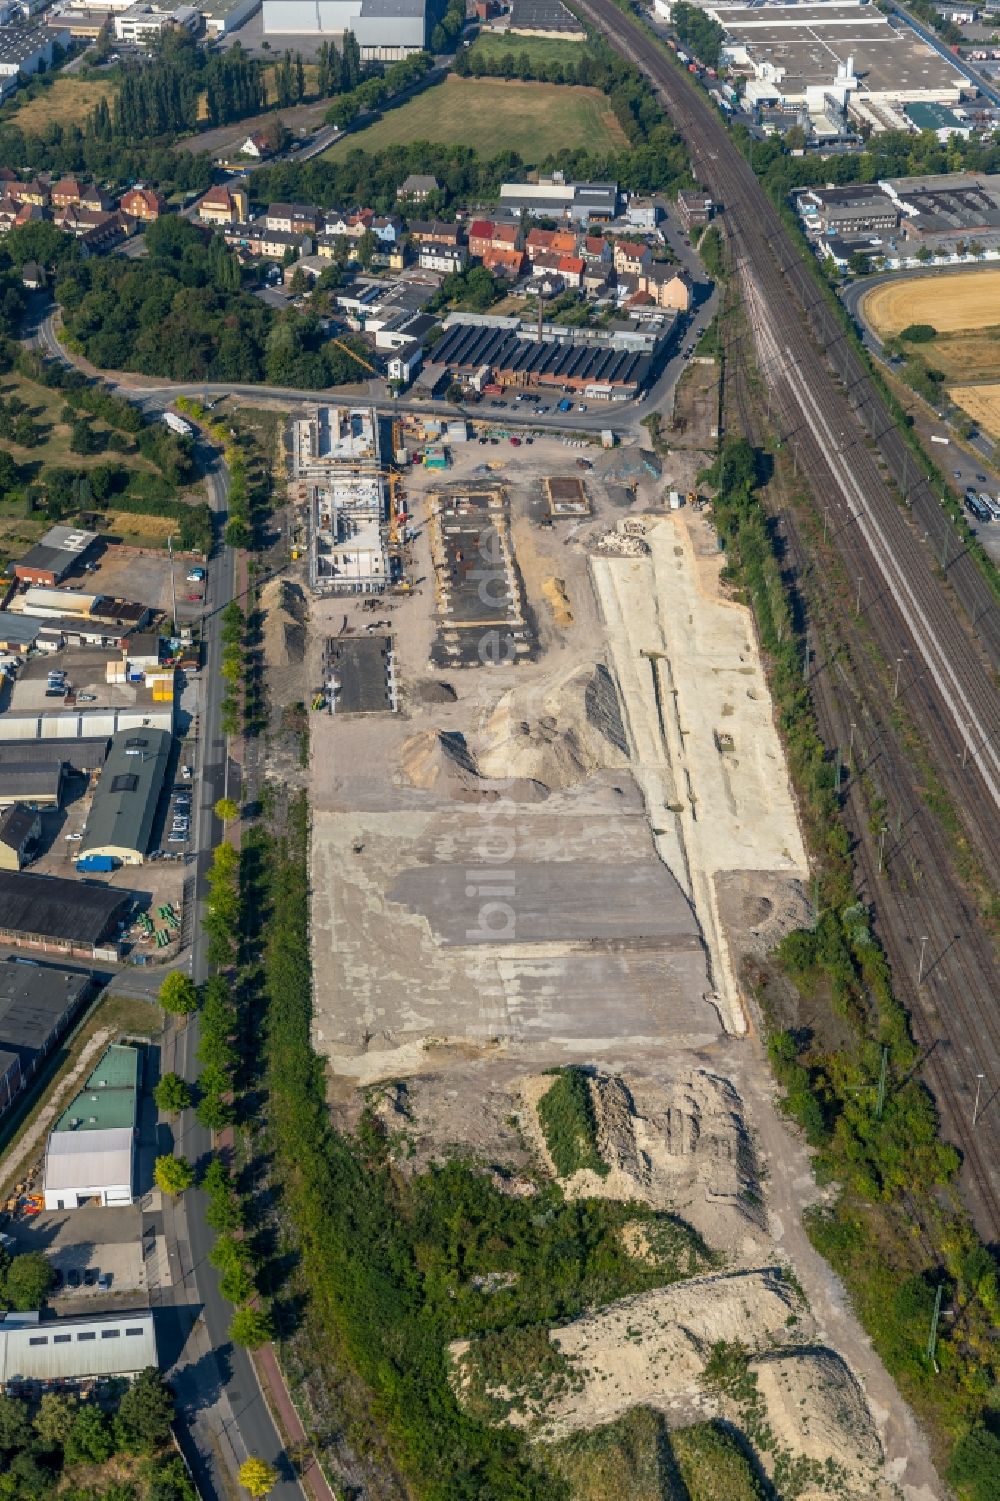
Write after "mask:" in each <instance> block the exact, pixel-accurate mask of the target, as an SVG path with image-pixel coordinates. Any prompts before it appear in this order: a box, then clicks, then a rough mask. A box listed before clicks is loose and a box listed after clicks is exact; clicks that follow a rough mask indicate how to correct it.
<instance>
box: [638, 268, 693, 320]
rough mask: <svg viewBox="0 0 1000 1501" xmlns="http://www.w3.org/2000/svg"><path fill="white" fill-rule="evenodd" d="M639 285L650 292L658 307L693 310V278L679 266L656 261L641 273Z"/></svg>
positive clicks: (684, 310)
mask: <svg viewBox="0 0 1000 1501" xmlns="http://www.w3.org/2000/svg"><path fill="white" fill-rule="evenodd" d="M639 287H640V289H641V290H642V291H643V292H648V293H649V295H650V297H651V298H652V299H653V301H654V302H655V304H656V306H657V307H658V308H673V309H674V310H675V311H676V312H678V313H687V312H690V310H691V302H692V297H693V288H692V285H691V278H690V277H689V276H688V274H687V272H686V271H685V270H683V269H682V268H681V267H679V266H668V265H665V264H664V263H663V262H662V261H654V262H653V264H652V265H651V266H649V267H647V268H646V270H645V271H642V272H640V273H639Z"/></svg>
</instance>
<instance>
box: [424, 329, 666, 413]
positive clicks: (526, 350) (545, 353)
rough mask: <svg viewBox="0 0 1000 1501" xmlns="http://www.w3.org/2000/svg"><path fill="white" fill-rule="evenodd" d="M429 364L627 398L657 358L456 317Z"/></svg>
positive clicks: (508, 381) (502, 380)
mask: <svg viewBox="0 0 1000 1501" xmlns="http://www.w3.org/2000/svg"><path fill="white" fill-rule="evenodd" d="M428 366H429V368H431V369H433V368H434V367H435V366H445V367H446V368H447V369H448V370H449V371H450V372H452V373H453V374H455V375H456V376H470V377H472V376H476V375H477V374H478V373H479V372H481V371H482V370H483V369H484V368H488V369H489V371H490V372H491V374H492V378H493V380H494V382H495V383H496V384H497V385H500V386H520V387H526V388H529V389H539V388H540V389H545V388H546V387H547V388H548V389H550V390H552V391H572V392H574V393H576V394H580V395H584V396H587V397H589V398H590V399H591V400H595V401H599V400H606V401H622V400H627V399H628V398H630V397H633V396H637V395H638V393H639V392H640V391H641V390H642V389H643V387H644V386H645V385H646V384H647V382H648V380H649V377H650V374H651V372H652V368H653V363H652V359H651V357H650V355H648V354H643V353H638V352H637V351H635V350H630V349H620V348H615V347H614V346H612V345H610V344H595V343H593V342H591V341H587V342H581V343H579V344H574V343H570V342H565V343H563V342H558V341H555V340H552V341H544V340H543V341H542V342H541V343H540V342H539V341H538V339H537V338H536V339H529V338H526V337H524V336H523V335H520V334H517V333H514V332H512V331H511V330H510V329H505V328H495V327H484V326H482V325H475V324H467V323H456V324H453V325H452V326H451V327H450V328H448V329H446V331H445V334H444V337H443V338H442V339H440V340H439V342H438V343H437V344H435V346H434V350H433V353H432V356H431V359H430V360H429V361H428Z"/></svg>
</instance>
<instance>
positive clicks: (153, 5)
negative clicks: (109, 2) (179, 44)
mask: <svg viewBox="0 0 1000 1501" xmlns="http://www.w3.org/2000/svg"><path fill="white" fill-rule="evenodd" d="M171 27H175V28H176V29H177V30H179V31H190V32H198V31H200V30H201V12H200V11H199V10H198V8H197V6H194V5H177V4H170V3H169V0H139V3H137V4H135V5H130V6H129V8H128V10H126V11H123V12H122V13H121V14H120V15H117V16H115V37H116V39H117V40H118V41H119V42H127V43H129V44H131V45H132V46H138V47H144V46H148V45H149V44H151V43H152V42H156V41H158V40H159V39H160V37H161V36H162V35H163V33H164V32H165V31H169V30H170V29H171Z"/></svg>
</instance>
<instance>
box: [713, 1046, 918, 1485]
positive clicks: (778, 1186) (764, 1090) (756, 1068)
mask: <svg viewBox="0 0 1000 1501" xmlns="http://www.w3.org/2000/svg"><path fill="white" fill-rule="evenodd" d="M726 1051H727V1052H728V1054H729V1058H728V1059H727V1071H728V1072H729V1074H730V1077H732V1079H733V1080H734V1082H735V1083H736V1085H737V1088H738V1089H739V1091H740V1093H741V1095H742V1097H743V1101H744V1104H745V1106H746V1108H747V1113H748V1115H749V1117H750V1119H751V1121H752V1123H753V1128H754V1134H755V1137H756V1144H757V1149H758V1152H759V1156H760V1161H761V1167H762V1168H763V1169H765V1170H766V1174H765V1176H766V1184H767V1188H766V1192H767V1205H768V1216H769V1221H770V1230H771V1234H772V1236H773V1238H774V1240H775V1242H776V1243H777V1245H778V1246H779V1247H780V1249H781V1251H782V1252H783V1253H784V1255H785V1256H787V1258H788V1260H789V1262H790V1263H791V1264H792V1266H793V1267H794V1268H795V1274H796V1276H797V1277H798V1279H799V1282H800V1283H801V1285H802V1290H803V1292H804V1293H805V1295H806V1298H807V1299H808V1301H809V1306H810V1308H811V1310H812V1314H813V1317H814V1319H815V1321H816V1325H817V1334H818V1337H819V1340H820V1341H821V1342H823V1341H829V1344H830V1346H831V1348H833V1349H835V1350H837V1351H838V1352H839V1354H840V1355H841V1356H842V1357H843V1358H844V1360H845V1361H846V1362H847V1364H848V1365H849V1366H850V1367H851V1369H852V1370H853V1372H854V1374H855V1376H856V1377H857V1378H858V1380H859V1381H860V1382H861V1385H862V1386H863V1388H864V1390H865V1394H866V1396H867V1398H868V1401H869V1404H870V1406H871V1410H872V1416H873V1418H874V1420H875V1426H876V1428H877V1429H878V1433H879V1437H880V1439H881V1441H882V1445H883V1448H884V1450H885V1456H886V1469H887V1472H888V1475H889V1478H890V1479H891V1480H892V1481H894V1482H895V1484H896V1485H898V1486H899V1488H900V1490H901V1492H902V1494H903V1496H904V1497H905V1498H906V1501H938V1498H940V1497H941V1496H944V1495H945V1494H946V1493H947V1492H946V1488H945V1486H944V1485H943V1484H942V1482H941V1480H940V1478H939V1476H938V1474H937V1471H936V1470H935V1468H934V1464H933V1461H932V1459H931V1455H930V1449H929V1447H928V1444H927V1439H926V1437H925V1436H924V1434H923V1432H922V1430H921V1428H920V1425H919V1424H918V1422H917V1419H916V1418H915V1417H914V1415H913V1413H912V1412H911V1410H910V1408H909V1407H908V1406H907V1404H906V1403H905V1401H904V1400H903V1398H902V1397H901V1396H900V1394H899V1391H898V1390H897V1388H896V1385H895V1383H894V1382H893V1380H892V1377H891V1376H890V1375H889V1373H888V1371H887V1370H886V1368H885V1366H884V1365H883V1364H882V1360H881V1358H880V1357H879V1355H878V1354H877V1352H876V1351H875V1349H874V1347H873V1346H872V1342H871V1340H870V1339H869V1338H868V1335H867V1334H866V1333H865V1331H864V1330H863V1329H862V1327H861V1325H860V1323H859V1322H858V1319H857V1318H856V1316H855V1314H854V1311H853V1309H852V1308H851V1305H850V1302H849V1301H848V1298H847V1294H846V1293H845V1291H844V1287H843V1284H842V1283H841V1282H840V1279H839V1278H838V1277H837V1276H836V1274H835V1273H834V1272H833V1271H832V1270H831V1268H830V1267H829V1266H828V1265H827V1263H826V1262H825V1261H824V1260H823V1258H822V1256H820V1254H819V1252H818V1251H816V1250H815V1249H814V1247H813V1245H812V1242H811V1241H810V1240H809V1237H808V1236H807V1234H806V1232H805V1229H804V1227H803V1224H802V1213H803V1210H804V1209H805V1208H806V1207H807V1206H808V1205H809V1204H811V1203H814V1202H816V1201H817V1199H818V1198H819V1191H818V1190H817V1188H816V1183H815V1180H814V1178H813V1175H812V1171H811V1168H810V1163H809V1154H808V1151H807V1149H806V1147H805V1145H804V1143H803V1141H802V1139H801V1137H800V1136H799V1135H798V1134H797V1133H796V1132H795V1131H793V1130H792V1128H791V1127H790V1126H789V1125H788V1124H787V1123H786V1122H785V1120H784V1119H783V1118H782V1116H781V1115H780V1114H779V1112H778V1108H777V1091H776V1090H775V1088H774V1085H773V1083H772V1081H771V1077H770V1072H769V1070H768V1066H767V1061H766V1059H765V1057H764V1053H763V1050H762V1048H761V1047H760V1044H759V1043H758V1042H757V1041H756V1039H755V1038H752V1037H748V1038H746V1039H745V1040H744V1041H743V1042H742V1043H741V1044H740V1045H739V1046H738V1047H731V1048H728V1049H727V1050H726Z"/></svg>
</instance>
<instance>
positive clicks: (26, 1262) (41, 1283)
mask: <svg viewBox="0 0 1000 1501" xmlns="http://www.w3.org/2000/svg"><path fill="white" fill-rule="evenodd" d="M53 1276H54V1273H53V1271H52V1265H51V1263H50V1262H49V1259H48V1257H47V1256H43V1255H42V1253H41V1251H25V1252H24V1254H23V1255H21V1256H15V1257H14V1260H13V1261H12V1262H11V1264H10V1266H9V1267H8V1268H7V1276H6V1278H5V1279H4V1292H5V1294H6V1297H7V1299H8V1301H9V1302H10V1303H12V1304H13V1305H14V1307H15V1308H16V1309H17V1310H18V1311H19V1312H21V1313H25V1312H27V1311H28V1310H29V1309H32V1308H40V1307H41V1305H42V1303H43V1302H44V1301H45V1294H46V1293H47V1292H48V1290H49V1288H50V1287H51V1286H52V1280H53Z"/></svg>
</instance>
